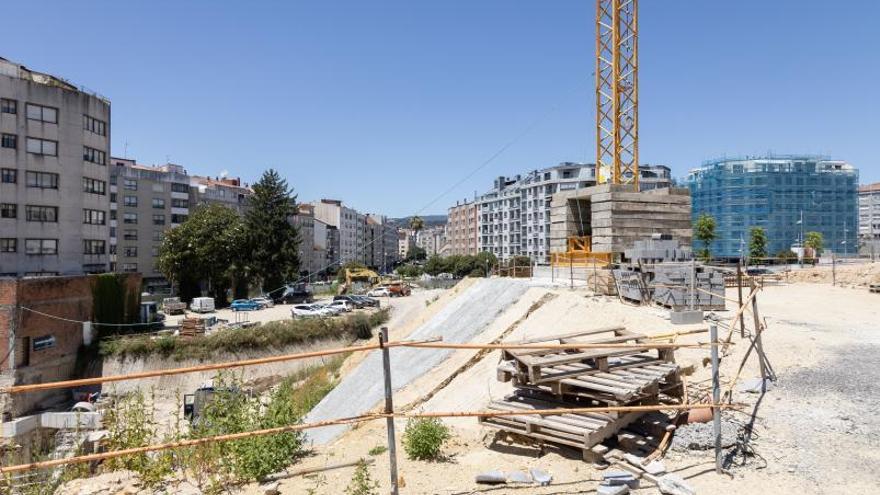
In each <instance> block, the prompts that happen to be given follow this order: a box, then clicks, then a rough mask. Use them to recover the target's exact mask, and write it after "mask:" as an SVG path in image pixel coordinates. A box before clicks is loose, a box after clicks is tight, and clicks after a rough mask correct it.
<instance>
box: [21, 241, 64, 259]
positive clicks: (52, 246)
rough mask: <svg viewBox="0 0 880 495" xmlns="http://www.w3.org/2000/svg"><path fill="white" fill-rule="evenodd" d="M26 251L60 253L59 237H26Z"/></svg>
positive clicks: (41, 253) (31, 252)
mask: <svg viewBox="0 0 880 495" xmlns="http://www.w3.org/2000/svg"><path fill="white" fill-rule="evenodd" d="M24 252H25V253H27V254H36V255H48V254H58V239H25V240H24Z"/></svg>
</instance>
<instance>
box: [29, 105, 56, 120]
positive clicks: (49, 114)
mask: <svg viewBox="0 0 880 495" xmlns="http://www.w3.org/2000/svg"><path fill="white" fill-rule="evenodd" d="M27 118H29V119H31V120H39V121H40V122H46V123H48V124H57V123H58V109H56V108H52V107H44V106H43V105H34V104H33V103H28V104H27Z"/></svg>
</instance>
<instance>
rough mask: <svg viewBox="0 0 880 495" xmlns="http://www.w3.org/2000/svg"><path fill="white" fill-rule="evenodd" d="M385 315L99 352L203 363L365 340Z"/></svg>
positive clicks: (123, 344) (112, 344)
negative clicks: (230, 355) (291, 347)
mask: <svg viewBox="0 0 880 495" xmlns="http://www.w3.org/2000/svg"><path fill="white" fill-rule="evenodd" d="M388 314H389V310H388V308H383V309H380V310H379V311H377V312H375V313H371V314H369V315H367V314H363V313H359V314H355V315H350V316H346V317H344V318H332V319H315V320H283V321H273V322H269V323H264V324H262V325H260V326H257V327H251V328H231V329H227V330H220V331H218V332H215V333H213V334H211V335H208V336H205V337H200V338H194V339H183V338H179V337H174V336H162V337H158V338H152V337H150V336H147V335H144V336H138V337H129V338H123V339H112V340H103V341H101V343H100V353H101V355H102V356H105V357H117V358H132V359H136V358H145V357H151V356H159V357H163V358H173V359H175V360H178V361H180V360H183V359H199V360H205V359H208V358H210V357H213V356H215V355H216V354H217V353H224V352H241V351H248V350H263V349H277V348H280V347H285V346H289V345H297V344H308V343H311V342H315V341H318V340H323V339H328V338H342V339H351V340H354V339H356V338H359V339H368V338H371V337H372V335H373V329H374V328H376V327H377V326H379V325H381V324H383V323H385V322H387V321H388Z"/></svg>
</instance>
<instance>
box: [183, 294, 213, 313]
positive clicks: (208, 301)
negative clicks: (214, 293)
mask: <svg viewBox="0 0 880 495" xmlns="http://www.w3.org/2000/svg"><path fill="white" fill-rule="evenodd" d="M189 310H190V311H193V312H196V313H211V312H212V311H214V298H213V297H195V298H193V300H192V302H191V303H189Z"/></svg>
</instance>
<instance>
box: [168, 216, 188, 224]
mask: <svg viewBox="0 0 880 495" xmlns="http://www.w3.org/2000/svg"><path fill="white" fill-rule="evenodd" d="M187 218H189V217H188V216H187V215H171V223H183V222H185V221H186V219H187Z"/></svg>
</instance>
